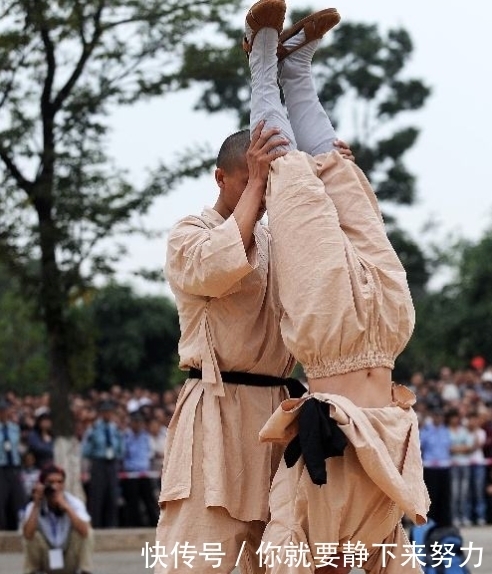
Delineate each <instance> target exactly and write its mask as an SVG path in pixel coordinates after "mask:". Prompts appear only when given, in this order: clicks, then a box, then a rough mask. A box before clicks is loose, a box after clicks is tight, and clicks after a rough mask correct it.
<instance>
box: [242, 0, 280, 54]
mask: <svg viewBox="0 0 492 574" xmlns="http://www.w3.org/2000/svg"><path fill="white" fill-rule="evenodd" d="M286 11H287V6H286V4H285V0H260V1H259V2H256V4H253V6H252V7H251V8H250V9H249V12H248V13H247V15H246V24H247V26H249V28H251V38H248V37H247V35H246V36H245V37H244V40H243V50H244V51H245V52H246V54H248V55H249V54H250V53H251V48H252V47H253V41H254V39H255V36H256V34H257V33H258V31H259V30H261V29H262V28H274V29H275V30H277V32H278V33H279V34H280V32H281V31H282V28H283V26H284V19H285V12H286Z"/></svg>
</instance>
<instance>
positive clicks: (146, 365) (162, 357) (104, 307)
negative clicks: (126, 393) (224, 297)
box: [89, 285, 179, 391]
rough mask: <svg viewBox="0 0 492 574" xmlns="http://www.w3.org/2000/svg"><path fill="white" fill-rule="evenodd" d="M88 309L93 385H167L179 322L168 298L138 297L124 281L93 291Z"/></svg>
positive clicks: (171, 368) (153, 387)
mask: <svg viewBox="0 0 492 574" xmlns="http://www.w3.org/2000/svg"><path fill="white" fill-rule="evenodd" d="M89 311H90V315H91V317H92V321H93V325H94V329H95V333H96V339H95V343H96V349H97V353H96V378H95V383H96V385H97V387H99V388H101V389H108V388H109V387H110V386H111V385H112V384H115V383H117V384H120V385H122V386H124V387H127V388H132V387H133V386H135V385H140V386H143V387H146V388H149V389H155V390H160V391H162V390H163V389H166V388H170V387H171V386H173V382H174V376H175V374H174V363H175V355H176V349H177V345H178V339H179V323H178V315H177V311H176V307H175V305H174V304H173V303H172V302H171V301H170V300H169V299H167V298H165V297H150V296H145V297H139V296H137V295H135V294H134V293H133V291H132V290H131V288H130V287H125V286H117V285H111V286H109V287H107V288H105V289H102V290H101V291H99V292H98V294H97V295H96V296H95V298H94V300H93V301H92V303H91V305H90V307H89Z"/></svg>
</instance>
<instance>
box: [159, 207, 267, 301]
mask: <svg viewBox="0 0 492 574" xmlns="http://www.w3.org/2000/svg"><path fill="white" fill-rule="evenodd" d="M257 265H258V257H257V247H256V245H255V244H254V243H253V245H252V247H251V249H249V250H248V253H247V254H246V252H245V250H244V245H243V242H242V238H241V234H240V232H239V228H238V226H237V222H236V220H235V218H234V216H233V215H232V216H231V217H229V218H228V219H226V220H225V221H224V222H223V223H222V224H221V225H218V226H217V227H214V228H211V229H210V228H208V227H207V226H206V225H205V224H204V222H203V221H201V220H200V219H198V218H194V217H188V218H186V219H184V220H182V221H181V222H179V223H178V224H177V225H176V226H175V227H174V228H173V229H172V231H171V233H170V236H169V240H168V247H167V258H166V268H165V273H166V277H167V278H168V280H169V281H170V282H171V281H172V282H174V283H175V284H176V285H177V287H178V288H179V289H181V290H182V291H184V292H185V293H188V294H190V295H199V296H203V297H223V296H224V295H227V294H229V293H230V292H231V291H235V290H237V289H236V288H235V287H237V288H240V281H241V279H242V278H243V277H245V276H246V275H247V274H248V273H250V272H251V271H252V270H253V269H255V268H256V267H257ZM238 284H239V286H238Z"/></svg>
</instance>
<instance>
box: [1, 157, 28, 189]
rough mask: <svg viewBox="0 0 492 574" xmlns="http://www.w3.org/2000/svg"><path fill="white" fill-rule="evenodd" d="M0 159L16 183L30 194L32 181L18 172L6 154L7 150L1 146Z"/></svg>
mask: <svg viewBox="0 0 492 574" xmlns="http://www.w3.org/2000/svg"><path fill="white" fill-rule="evenodd" d="M0 159H1V160H2V161H3V163H4V164H5V167H6V168H7V170H8V172H9V173H10V175H11V176H12V177H13V178H14V179H15V181H16V182H17V185H18V186H19V187H20V188H21V189H22V190H23V191H25V192H26V193H27V195H31V193H32V185H33V184H32V182H31V181H29V180H28V179H26V178H25V177H24V176H23V175H22V173H21V172H20V170H19V168H18V167H17V166H16V165H15V163H14V162H13V160H12V159H11V158H10V156H9V155H8V153H7V151H6V150H5V149H3V148H0Z"/></svg>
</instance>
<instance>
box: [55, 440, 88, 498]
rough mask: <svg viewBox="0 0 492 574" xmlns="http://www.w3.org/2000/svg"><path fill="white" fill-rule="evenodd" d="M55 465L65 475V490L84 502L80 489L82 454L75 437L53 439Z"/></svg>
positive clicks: (83, 494)
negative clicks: (59, 467)
mask: <svg viewBox="0 0 492 574" xmlns="http://www.w3.org/2000/svg"><path fill="white" fill-rule="evenodd" d="M55 463H56V464H58V465H59V466H61V467H62V468H63V469H64V470H65V472H66V473H67V477H66V480H65V489H66V490H67V492H70V494H73V495H75V496H78V497H79V498H81V499H82V500H83V501H84V502H85V498H86V497H85V492H84V489H83V487H82V480H81V474H82V453H81V445H80V441H79V440H78V439H77V438H76V437H75V436H72V437H57V438H55Z"/></svg>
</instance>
